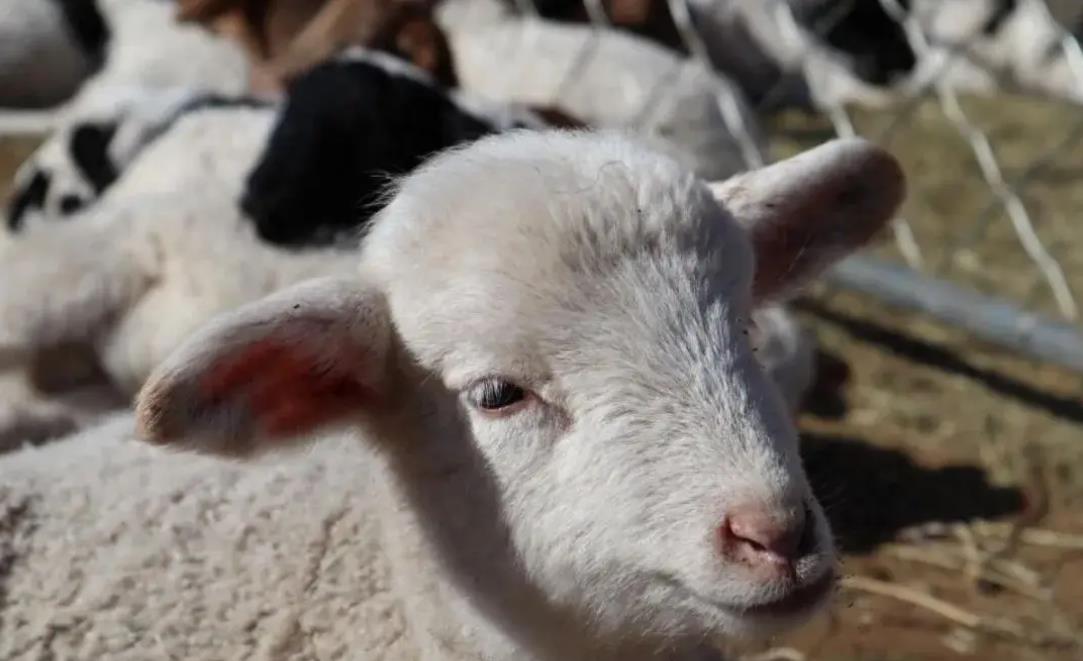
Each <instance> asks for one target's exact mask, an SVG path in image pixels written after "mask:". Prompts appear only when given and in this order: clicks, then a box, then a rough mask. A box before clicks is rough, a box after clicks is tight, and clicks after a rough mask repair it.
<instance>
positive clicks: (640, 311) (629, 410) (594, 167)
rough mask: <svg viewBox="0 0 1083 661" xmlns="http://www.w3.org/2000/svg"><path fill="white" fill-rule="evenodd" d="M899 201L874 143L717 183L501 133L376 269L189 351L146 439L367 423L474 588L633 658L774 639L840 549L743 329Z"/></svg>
mask: <svg viewBox="0 0 1083 661" xmlns="http://www.w3.org/2000/svg"><path fill="white" fill-rule="evenodd" d="M902 189H903V183H902V175H901V173H900V171H899V169H898V166H897V165H896V163H895V161H894V160H893V159H892V158H891V157H890V156H888V155H886V154H885V153H883V152H881V151H879V150H877V149H875V148H873V147H871V146H869V145H867V144H866V143H864V142H860V141H842V142H838V143H834V144H830V145H827V146H824V147H821V148H819V149H817V150H813V151H812V152H809V153H806V154H804V155H802V156H800V157H797V158H794V159H791V160H788V161H785V162H782V163H780V164H778V165H775V166H772V167H769V168H767V169H764V170H760V171H757V172H753V173H749V174H746V175H744V176H743V177H741V178H739V179H736V180H731V182H728V183H726V184H723V185H718V186H714V187H711V186H708V185H705V184H703V183H702V182H700V181H698V180H697V179H696V178H694V177H693V176H692V175H690V174H687V173H686V172H685V171H684V170H682V169H681V168H680V167H679V166H677V165H676V164H674V163H673V162H672V161H670V160H668V159H667V158H665V157H662V156H660V155H657V154H655V153H653V152H650V151H648V150H645V149H643V148H642V147H640V146H637V145H636V144H635V143H632V142H629V141H627V140H625V139H623V138H620V137H616V136H612V135H597V134H582V133H513V134H505V135H503V136H499V137H493V138H486V139H483V140H481V141H479V142H476V143H474V144H473V145H471V146H469V147H466V148H464V149H461V150H457V151H453V152H449V153H446V154H444V155H441V156H438V157H436V158H434V159H433V160H431V161H430V162H429V163H428V164H427V165H426V166H424V167H422V168H421V169H420V170H418V171H416V172H415V173H414V174H412V175H410V176H409V177H407V178H406V179H405V180H404V181H403V182H402V184H401V187H400V189H399V191H398V194H397V196H396V197H395V199H394V200H393V201H392V202H391V204H390V205H389V206H388V207H387V208H386V209H385V210H384V211H383V212H382V214H381V216H380V218H379V219H378V220H377V222H376V223H375V227H374V228H373V230H372V231H371V232H370V234H369V236H368V237H367V239H366V246H365V252H364V254H363V257H362V268H361V271H360V274H359V277H358V278H357V279H345V280H321V281H314V282H309V283H305V284H303V285H300V286H298V287H296V288H294V289H292V290H289V291H286V292H283V293H279V294H276V295H275V296H273V297H271V298H269V299H266V300H264V301H262V302H259V303H257V304H254V305H252V306H249V307H247V308H245V309H243V310H241V311H238V312H236V313H234V314H232V315H230V316H228V317H226V318H225V319H222V320H220V321H218V322H217V323H215V324H213V325H212V326H211V327H210V328H208V329H206V330H205V331H203V332H202V333H201V334H199V336H198V337H196V338H194V339H193V340H192V341H190V343H189V344H188V345H187V346H186V347H184V348H182V349H180V350H179V351H178V352H177V353H176V354H175V355H174V356H173V358H171V359H170V361H168V363H167V364H166V365H164V366H163V367H162V368H161V369H160V370H159V371H158V372H157V373H156V374H155V375H154V376H153V377H152V378H151V379H150V381H149V382H148V385H147V386H146V388H145V390H144V392H143V394H142V395H141V398H140V405H139V406H140V419H141V424H142V429H143V432H144V435H145V436H146V437H147V438H148V439H150V440H152V441H155V442H158V443H165V444H176V445H178V446H186V447H190V448H194V449H197V450H202V451H212V452H217V453H224V454H228V455H235V456H236V455H247V454H250V453H252V452H255V451H258V450H261V449H263V448H265V447H271V446H274V445H278V444H280V443H281V442H286V441H288V440H290V439H293V438H297V437H299V436H303V435H305V434H310V433H311V432H312V431H313V430H315V429H317V428H319V427H321V426H324V425H329V424H332V423H342V422H346V421H356V422H358V423H359V424H360V425H362V426H363V427H365V428H366V429H367V432H366V433H367V436H368V437H369V439H370V441H372V442H375V443H376V444H377V445H378V446H379V447H381V448H382V449H383V450H385V451H386V452H388V453H389V455H390V457H391V459H392V460H391V465H392V466H397V467H398V469H399V471H400V472H401V475H400V478H401V480H400V481H402V482H406V483H407V491H408V492H410V493H412V494H413V496H414V503H415V505H416V506H417V507H419V508H421V509H422V510H424V509H426V508H431V509H436V510H438V509H439V508H441V507H443V508H445V509H444V510H443V511H442V512H441V514H442V516H433V517H432V518H431V519H428V518H427V515H426V514H425V513H424V512H423V513H422V515H421V519H422V520H423V521H424V522H425V525H426V526H429V527H431V528H432V529H433V531H434V532H432V534H433V535H434V536H435V537H437V538H439V537H440V536H441V535H450V536H451V537H452V538H454V539H453V540H452V542H453V543H451V544H447V545H445V547H444V548H445V551H446V552H447V554H448V555H450V556H455V555H456V554H459V555H469V556H472V557H475V558H476V560H474V561H473V563H474V564H473V566H472V567H471V566H470V563H471V560H470V559H469V558H467V559H466V560H462V559H461V558H460V559H459V560H458V561H455V560H451V561H449V563H450V565H452V566H453V568H454V569H455V570H456V571H458V572H459V573H460V575H461V574H462V572H464V571H467V572H469V571H473V572H474V573H473V575H470V576H468V577H467V579H468V582H469V583H470V584H471V587H470V589H471V590H474V591H481V592H485V591H486V590H489V589H491V590H493V591H497V592H499V591H500V589H501V587H500V586H501V584H502V582H503V585H504V586H505V588H504V589H505V590H506V591H507V592H514V593H515V595H512V596H509V595H504V596H502V597H501V599H503V604H504V605H505V606H509V607H514V608H519V607H521V608H525V609H534V610H535V614H534V617H535V620H534V621H535V622H537V619H536V615H537V611H545V612H551V613H560V614H561V616H562V617H563V618H564V621H565V622H568V623H574V624H569V625H568V627H569V629H568V630H569V631H571V630H572V629H574V628H575V627H576V626H579V627H582V628H583V629H584V631H586V632H588V633H587V635H588V636H592V637H594V639H595V640H600V641H606V642H607V643H612V644H618V645H620V644H628V643H629V639H635V640H637V641H639V642H642V643H643V644H647V645H664V646H668V645H671V644H673V643H674V641H681V640H685V641H687V640H700V639H702V638H704V637H707V636H711V635H714V634H741V633H750V632H751V633H756V632H763V631H767V630H771V629H773V628H775V627H777V626H779V625H786V624H790V623H793V622H795V621H797V620H800V619H801V618H802V617H804V616H806V615H807V614H808V613H810V612H811V611H812V610H813V609H814V608H815V607H816V606H818V605H819V604H821V603H822V602H823V601H824V600H825V597H826V595H827V594H828V593H829V592H830V587H831V586H832V583H833V580H832V579H833V574H834V567H833V565H834V553H833V547H832V542H831V536H830V532H829V527H828V524H827V522H826V520H825V519H824V515H823V513H822V510H821V508H820V506H819V505H818V504H817V502H816V499H815V497H814V495H813V494H812V492H811V491H810V488H809V485H808V483H807V481H806V479H805V476H804V473H803V470H802V466H801V462H800V459H799V456H798V452H797V437H796V433H795V430H794V428H793V426H792V423H791V421H790V415H789V412H788V411H787V409H786V408H785V406H784V405H783V403H782V400H781V398H780V396H779V394H778V393H777V392H776V390H775V389H774V388H773V387H772V385H771V384H770V382H769V380H768V379H767V377H766V375H765V374H764V372H763V370H762V369H761V367H760V366H759V364H758V363H757V360H756V358H755V355H754V352H753V347H752V346H751V345H750V343H749V341H748V339H747V337H746V324H747V321H748V318H749V314H750V312H751V311H752V310H753V309H754V308H755V307H756V306H758V305H761V304H764V303H766V302H768V301H772V300H777V299H778V297H780V296H782V295H784V294H785V293H786V292H788V291H790V290H791V288H792V287H794V286H795V285H798V284H800V283H801V282H802V281H803V280H805V279H807V278H809V277H810V276H812V275H814V274H816V273H817V272H818V271H820V270H822V269H823V268H824V267H825V266H827V265H828V264H829V263H830V262H831V261H833V260H834V259H836V258H838V257H840V256H841V255H843V254H845V253H847V252H849V251H850V250H852V249H853V248H855V247H857V246H859V245H861V244H862V243H864V242H865V241H866V240H867V239H869V237H870V236H871V235H872V234H873V233H874V232H875V231H876V230H877V229H878V228H880V227H881V226H882V225H883V224H884V222H885V221H886V220H887V219H888V218H889V217H890V215H891V213H892V212H893V211H894V209H895V207H896V205H897V204H898V202H899V200H900V198H901V195H902ZM719 202H721V203H719ZM362 283H363V284H362ZM456 480H458V482H456ZM448 482H450V483H452V484H453V485H454V486H452V487H450V488H445V487H441V486H440V485H441V484H446V483H448ZM483 485H487V486H483ZM486 489H491V491H492V494H493V500H494V502H495V506H492V507H491V508H489V509H487V508H486V507H484V506H479V505H478V504H477V502H476V500H477V499H478V498H479V496H478V494H479V492H484V491H485V490H486ZM426 492H431V493H434V494H437V495H436V496H435V498H434V500H428V501H426V496H425V494H426ZM456 499H459V500H462V501H465V502H461V503H456V502H453V501H455V500H456ZM494 525H498V526H499V527H500V529H501V533H502V534H499V535H489V534H488V533H487V532H485V531H488V530H491V529H492V527H493V526H494ZM449 531H451V532H449ZM455 531H458V532H455ZM438 541H439V540H438ZM501 559H504V561H505V564H502V562H501ZM505 565H506V566H505ZM509 566H514V568H515V571H516V572H519V573H518V574H517V575H518V579H511V578H509V574H508V573H506V569H507V567H509ZM453 573H454V572H453ZM490 574H491V575H493V576H495V577H498V578H494V579H493V580H492V581H490V580H489V579H490V576H489V575H490ZM513 580H520V581H522V584H521V585H519V586H518V587H514V588H513V587H511V585H510V583H511V581H513ZM523 585H525V586H526V589H520V588H521V587H522V586H523ZM529 594H536V595H538V596H537V599H536V602H534V603H528V604H526V605H525V606H524V605H523V600H527V601H529V600H530V599H531V597H529V596H524V595H529ZM482 601H483V602H484V601H485V599H484V598H483V599H482ZM493 610H494V611H496V610H498V609H493ZM569 635H571V634H569Z"/></svg>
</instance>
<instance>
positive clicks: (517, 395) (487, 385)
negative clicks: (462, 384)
mask: <svg viewBox="0 0 1083 661" xmlns="http://www.w3.org/2000/svg"><path fill="white" fill-rule="evenodd" d="M469 397H470V402H471V403H472V404H473V405H474V406H476V407H478V408H479V409H482V410H483V411H499V410H501V409H505V408H507V407H509V406H512V405H513V404H517V403H519V402H521V401H523V399H525V398H526V391H525V390H523V389H522V388H520V387H519V386H517V385H515V384H514V383H509V382H508V381H504V380H503V379H485V380H484V381H479V382H478V383H476V384H475V385H474V387H473V388H471V389H470V392H469Z"/></svg>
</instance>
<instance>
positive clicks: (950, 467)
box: [0, 100, 1083, 661]
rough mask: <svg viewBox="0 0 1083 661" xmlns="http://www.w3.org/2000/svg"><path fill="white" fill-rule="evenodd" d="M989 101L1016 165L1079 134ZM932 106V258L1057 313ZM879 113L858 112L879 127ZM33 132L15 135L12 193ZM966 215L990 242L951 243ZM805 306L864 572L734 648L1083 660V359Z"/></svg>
mask: <svg viewBox="0 0 1083 661" xmlns="http://www.w3.org/2000/svg"><path fill="white" fill-rule="evenodd" d="M1004 108H1008V110H1007V111H1004V112H1000V111H1002V110H1004ZM973 111H974V112H975V113H982V112H985V113H986V114H987V115H989V116H991V117H992V118H993V120H994V121H993V123H992V125H993V128H992V132H993V134H994V135H995V137H996V138H997V139H998V140H1001V141H1003V140H1007V141H1008V142H1009V143H1011V140H1013V139H1014V140H1015V144H1009V148H1008V149H1007V150H1006V151H1005V152H1004V159H1005V163H1006V166H1008V167H1009V169H1010V170H1011V173H1013V174H1018V173H1019V172H1021V171H1022V170H1023V169H1025V165H1026V163H1028V162H1029V161H1030V160H1031V159H1032V157H1033V153H1032V151H1030V150H1033V151H1034V152H1035V153H1036V152H1039V151H1041V149H1042V148H1043V146H1045V147H1048V146H1049V145H1050V144H1057V141H1058V140H1059V141H1060V142H1062V143H1063V142H1066V140H1065V135H1064V133H1065V131H1066V130H1067V129H1066V127H1068V126H1069V125H1070V122H1073V121H1076V120H1075V119H1074V117H1072V115H1071V114H1070V113H1067V111H1065V110H1064V109H1061V108H1050V107H1048V106H1046V105H1040V104H1039V105H1035V104H1030V103H1029V102H1025V101H1017V100H1007V101H1003V102H1001V105H999V106H997V107H992V106H990V105H989V104H985V105H981V104H978V106H976V108H975V109H974V110H973ZM1076 112H1078V110H1077V111H1076ZM913 117H916V118H917V119H916V121H915V122H914V125H913V126H910V127H909V128H907V127H903V128H901V129H899V130H898V131H896V132H894V133H893V134H892V135H893V138H892V139H891V140H889V141H888V144H889V146H891V147H892V148H893V149H894V150H895V151H896V152H897V153H898V154H899V156H900V158H901V160H902V161H903V162H904V165H905V166H906V168H907V170H908V171H909V172H910V173H911V179H912V181H913V182H914V185H912V187H911V188H912V192H913V193H914V195H913V196H912V198H911V201H910V202H909V203H908V205H907V208H906V209H905V214H904V215H906V217H907V218H908V219H909V220H911V222H912V223H914V225H915V231H916V233H917V235H918V238H919V243H920V244H921V245H922V247H923V249H924V250H925V251H926V252H927V254H926V258H927V259H928V260H929V261H930V263H935V264H938V268H940V269H942V271H943V272H944V273H945V274H947V275H948V276H950V277H952V278H954V279H956V280H958V281H961V282H966V283H969V284H971V285H973V286H976V287H978V288H980V289H983V290H987V291H988V290H995V291H1000V292H1007V293H1009V294H1011V295H1018V296H1019V297H1021V300H1027V301H1029V302H1030V303H1032V304H1033V305H1034V306H1035V307H1037V308H1041V309H1045V310H1047V311H1048V310H1049V309H1050V308H1051V301H1050V298H1049V296H1048V294H1047V292H1045V291H1043V289H1042V287H1041V286H1040V282H1036V281H1035V280H1034V278H1033V276H1032V274H1033V272H1034V269H1033V267H1032V266H1031V265H1030V263H1029V262H1028V261H1026V258H1025V257H1020V251H1019V249H1018V245H1017V243H1015V238H1014V236H1013V235H1012V234H1011V233H1010V232H1011V230H1010V228H1008V227H1007V223H1006V222H1005V221H1004V219H1003V218H1000V217H998V215H997V213H992V214H986V215H988V216H989V220H988V222H983V223H980V225H981V227H977V228H975V227H974V222H973V221H974V220H975V219H976V218H977V217H979V216H980V215H981V214H982V211H983V209H984V208H985V207H986V206H987V205H988V199H989V193H988V188H987V186H986V185H985V183H984V181H983V180H982V179H981V178H980V176H979V175H978V174H977V172H976V170H975V168H974V166H973V162H972V159H971V158H970V157H969V155H968V152H966V151H965V148H964V147H963V146H961V145H960V143H959V140H958V137H957V134H955V133H953V132H952V129H951V127H950V126H949V125H947V124H946V123H945V122H944V120H943V118H942V116H940V115H938V113H937V109H936V108H935V107H918V108H916V109H915V111H914V115H913ZM985 119H988V117H986V118H985ZM784 121H785V122H786V124H785V127H786V136H787V137H786V138H785V139H780V140H779V141H778V142H777V146H778V148H779V151H780V152H785V151H792V150H793V149H796V148H798V147H799V146H800V145H803V144H810V143H814V142H818V141H820V140H822V139H825V138H826V137H828V134H827V132H826V131H827V125H826V124H825V123H824V122H823V120H821V119H815V118H802V117H797V118H793V117H790V118H784ZM878 121H882V118H878V117H869V118H861V117H859V118H858V122H859V125H862V128H864V129H866V130H868V131H875V130H876V129H877V126H871V125H865V124H875V123H876V122H878ZM881 128H882V126H881ZM1005 136H1006V137H1005ZM1035 136H1037V137H1035ZM1081 137H1083V132H1081ZM1073 140H1074V138H1073ZM32 145H33V142H32V141H29V140H10V139H8V140H5V139H3V138H0V195H3V194H5V193H6V190H5V186H6V185H7V182H8V180H9V178H10V177H9V173H10V172H11V170H12V168H13V167H14V165H15V164H16V163H18V162H19V161H20V160H21V159H22V158H23V157H24V156H25V155H26V154H27V153H28V152H29V149H30V148H31V147H32ZM1069 146H1071V145H1069ZM1013 150H1014V151H1013ZM1080 172H1083V150H1075V149H1070V148H1069V149H1066V150H1065V153H1064V154H1063V155H1062V156H1061V157H1058V158H1057V159H1054V160H1053V162H1052V163H1051V165H1049V166H1048V167H1047V169H1046V170H1044V171H1043V176H1042V177H1039V179H1040V181H1039V183H1038V184H1037V185H1036V186H1035V187H1034V188H1033V189H1031V191H1030V192H1029V193H1028V195H1027V199H1028V200H1030V202H1031V203H1033V204H1034V205H1035V209H1036V213H1037V214H1038V218H1039V220H1040V227H1039V231H1040V233H1041V234H1042V236H1043V238H1045V239H1046V240H1048V241H1049V242H1050V247H1051V250H1054V251H1055V252H1056V254H1057V256H1058V257H1060V258H1062V259H1064V260H1065V264H1066V271H1068V272H1069V275H1070V279H1071V280H1072V282H1073V284H1074V286H1075V287H1076V290H1077V292H1080V293H1083V245H1080V244H1081V243H1083V231H1080V230H1079V228H1078V227H1071V225H1073V224H1075V223H1074V220H1075V219H1074V218H1072V216H1074V215H1075V214H1077V213H1078V211H1079V210H1080V209H1083V192H1081V191H1083V187H1079V186H1076V185H1075V182H1076V181H1077V180H1078V176H1077V174H1078V173H1080ZM944 173H951V177H945V176H944ZM1069 218H1070V219H1071V220H1072V221H1073V222H1072V223H1069V222H1068V219H1069ZM962 229H967V230H969V231H972V232H976V233H975V234H973V235H972V236H974V237H980V238H981V240H980V241H974V242H973V245H974V246H976V248H975V249H973V250H969V251H964V252H963V253H960V254H952V251H950V250H949V249H948V247H949V245H950V244H949V242H950V241H953V240H955V237H957V236H959V235H960V234H959V232H960V231H961V230H962ZM1072 241H1075V244H1076V247H1077V248H1080V249H1076V250H1075V251H1072V250H1070V249H1069V248H1071V247H1072V246H1071V244H1072ZM877 250H878V252H880V253H881V254H884V255H888V256H891V255H892V254H893V253H892V250H891V248H890V246H884V247H882V248H879V249H877ZM1073 260H1074V261H1073ZM799 309H800V312H801V315H802V316H803V318H804V319H806V320H807V321H808V323H809V325H810V327H811V328H813V329H814V330H815V331H816V334H817V336H818V338H819V340H820V342H821V345H822V355H821V371H820V374H821V383H820V384H818V387H817V389H816V391H815V392H814V393H813V396H812V397H811V398H810V401H809V403H808V406H807V407H806V409H807V410H806V412H805V413H804V414H803V415H802V418H801V429H802V431H803V436H804V438H803V443H804V446H803V447H804V454H805V461H806V465H807V467H808V469H809V473H810V476H811V478H812V480H813V482H814V484H815V486H816V489H817V492H818V494H819V495H820V497H821V499H822V500H823V502H824V503H825V505H826V507H827V509H828V513H829V516H830V518H831V519H832V522H833V524H834V527H835V530H836V533H837V536H838V539H839V543H840V544H841V546H842V548H843V549H844V550H845V555H844V566H843V571H844V575H845V578H844V581H843V584H842V586H841V587H840V589H839V590H838V594H837V596H836V599H835V607H834V608H833V609H832V610H831V611H830V612H829V613H828V614H825V615H824V616H822V617H820V618H818V619H817V620H816V621H815V622H813V623H812V624H810V625H809V626H807V627H805V628H804V629H802V630H801V631H799V632H797V633H795V634H793V635H788V636H785V637H780V638H778V639H775V640H771V641H768V642H767V643H765V644H762V645H760V644H757V645H747V646H743V647H741V648H737V649H734V650H733V651H734V652H735V653H736V654H737V655H738V656H739V657H741V658H749V659H751V658H758V659H764V660H766V659H789V660H796V659H823V660H831V661H836V660H837V661H859V660H860V661H873V660H877V661H880V660H883V661H887V660H902V659H961V658H974V659H1053V660H1064V661H1067V660H1069V659H1080V658H1083V633H1081V625H1083V377H1081V376H1078V375H1072V374H1069V373H1065V372H1061V371H1059V370H1057V369H1056V368H1055V367H1051V366H1048V365H1044V366H1043V365H1036V364H1032V363H1029V362H1027V361H1025V360H1021V359H1019V358H1018V357H1013V356H1011V355H1007V354H1004V353H1002V352H999V351H997V350H995V349H993V348H991V347H987V346H983V345H981V344H979V343H976V342H974V341H973V340H972V339H971V338H968V337H966V336H964V335H962V334H960V333H957V332H954V331H952V330H950V329H945V328H943V327H941V326H938V325H936V324H933V323H931V322H930V321H929V320H926V319H923V318H920V317H918V316H914V315H908V314H901V313H899V312H898V311H895V310H890V309H887V308H884V307H882V306H880V305H878V304H876V303H875V302H873V301H871V300H868V299H864V298H859V297H857V296H853V295H850V294H844V293H840V292H831V291H827V290H826V289H824V288H822V287H821V288H817V289H814V290H813V291H811V292H810V293H809V295H808V296H806V297H805V298H804V299H802V301H801V302H800V306H799Z"/></svg>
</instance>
